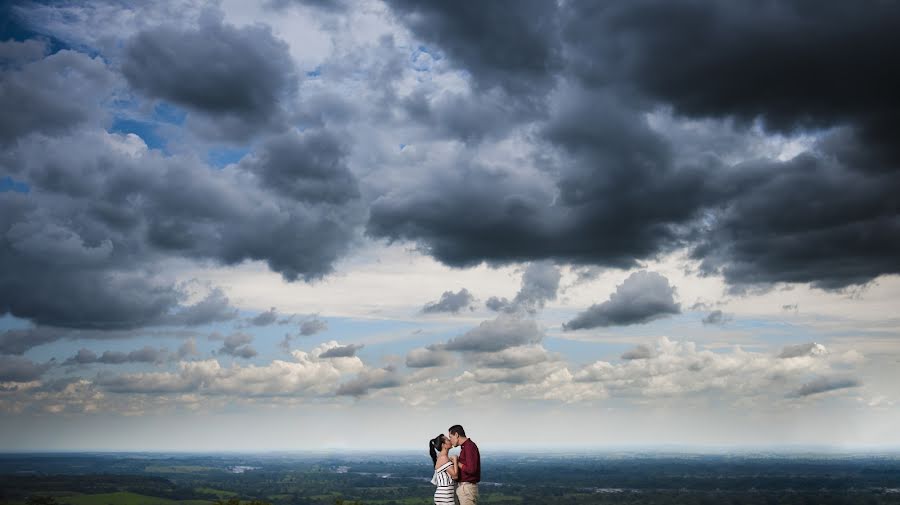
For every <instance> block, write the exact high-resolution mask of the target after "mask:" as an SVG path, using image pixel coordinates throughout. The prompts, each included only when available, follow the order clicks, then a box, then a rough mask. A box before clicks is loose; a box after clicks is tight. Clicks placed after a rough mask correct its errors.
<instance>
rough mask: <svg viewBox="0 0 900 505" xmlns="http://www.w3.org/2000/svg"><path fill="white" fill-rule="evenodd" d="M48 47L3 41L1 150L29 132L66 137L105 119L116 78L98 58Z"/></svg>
mask: <svg viewBox="0 0 900 505" xmlns="http://www.w3.org/2000/svg"><path fill="white" fill-rule="evenodd" d="M45 50H46V48H45V46H44V44H43V43H41V42H38V41H34V40H28V41H25V42H17V41H13V40H10V41H6V42H0V110H3V114H2V115H0V145H2V144H6V143H9V142H12V141H14V140H16V139H17V138H20V137H23V136H25V135H28V134H30V133H35V132H39V133H43V134H56V133H62V132H65V131H68V130H71V129H72V128H74V127H76V126H78V125H80V124H82V123H85V122H89V121H94V120H98V119H100V118H103V117H104V115H105V113H104V112H103V110H102V109H101V108H100V105H101V102H102V101H103V100H104V99H105V98H106V95H107V93H109V91H110V90H111V88H112V85H113V82H114V81H115V78H114V76H113V74H112V72H110V71H109V70H108V69H107V67H106V64H104V63H103V60H102V59H101V58H99V57H94V58H91V57H89V56H87V55H85V54H82V53H78V52H75V51H70V50H63V51H59V52H57V53H55V54H52V55H49V56H46V57H43V56H44V51H45Z"/></svg>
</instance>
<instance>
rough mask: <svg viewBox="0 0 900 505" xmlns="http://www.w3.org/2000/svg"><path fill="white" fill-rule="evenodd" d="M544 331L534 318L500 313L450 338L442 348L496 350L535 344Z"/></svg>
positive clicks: (473, 350) (453, 349)
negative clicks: (494, 317)
mask: <svg viewBox="0 0 900 505" xmlns="http://www.w3.org/2000/svg"><path fill="white" fill-rule="evenodd" d="M543 338H544V332H543V331H542V330H541V329H540V328H539V327H538V325H537V322H535V321H534V319H530V318H526V317H521V316H518V315H507V314H500V315H499V316H498V317H497V318H496V319H492V320H489V321H484V322H483V323H481V324H480V325H478V326H477V327H476V328H473V329H471V330H469V331H468V332H466V333H464V334H462V335H460V336H458V337H454V338H451V339H450V340H449V341H448V342H447V344H446V345H445V346H444V349H446V350H448V351H466V352H496V351H502V350H504V349H508V348H510V347H516V346H520V345H527V344H536V343H539V342H540V341H541V340H543Z"/></svg>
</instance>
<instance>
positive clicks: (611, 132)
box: [367, 87, 721, 268]
mask: <svg viewBox="0 0 900 505" xmlns="http://www.w3.org/2000/svg"><path fill="white" fill-rule="evenodd" d="M553 100H554V103H555V105H554V111H553V113H552V117H551V118H550V119H549V120H548V122H547V123H546V124H544V125H543V126H542V128H541V129H540V133H541V138H539V139H538V141H539V142H540V145H542V146H545V147H547V150H548V153H547V160H546V161H540V160H539V163H538V164H539V165H541V166H542V167H543V168H544V169H545V171H546V173H547V174H553V177H555V180H549V179H548V180H542V179H541V178H540V177H537V176H533V177H528V176H524V175H522V174H521V171H520V170H514V169H512V168H509V169H506V167H502V168H501V167H484V166H481V165H479V164H478V163H475V162H469V161H467V160H465V159H462V160H458V163H456V164H455V165H453V166H452V167H448V170H451V169H452V172H453V173H452V174H448V173H446V171H445V170H443V169H442V167H435V170H434V174H433V176H432V178H431V179H427V180H426V181H425V182H424V183H421V184H418V185H417V186H416V187H414V188H406V187H403V188H398V189H397V190H396V191H391V192H388V193H386V194H384V195H382V196H380V197H379V198H377V199H376V200H375V201H374V202H373V204H372V206H371V212H370V219H369V223H368V228H367V230H368V232H369V234H370V235H373V236H376V237H385V238H388V239H392V240H403V239H405V240H413V241H416V242H417V243H418V244H419V245H420V246H421V247H422V249H424V250H425V251H427V252H428V253H430V254H431V255H433V256H434V257H435V258H437V259H438V260H440V261H442V262H444V263H446V264H448V265H451V266H469V265H473V264H478V263H480V262H482V261H487V262H491V263H510V262H519V261H529V260H543V259H555V260H557V261H561V262H570V263H575V264H594V265H603V266H610V267H617V268H630V267H634V266H636V265H637V261H636V260H637V259H643V258H651V257H654V256H656V255H657V254H659V253H660V252H664V251H668V250H671V249H673V248H675V247H676V246H678V245H679V244H681V243H682V239H683V238H684V235H685V234H686V233H685V232H686V231H687V230H686V227H685V226H684V224H685V223H686V222H690V221H691V220H692V219H694V218H696V217H697V216H699V214H700V211H701V209H702V208H703V206H704V205H708V204H712V203H715V202H717V201H718V200H719V199H720V196H719V193H721V191H719V190H718V189H714V188H713V187H712V184H713V181H712V178H710V177H707V175H708V174H706V173H705V172H704V170H702V169H701V168H699V167H676V166H674V165H673V164H672V163H671V162H670V157H671V147H670V146H669V145H668V144H667V142H666V141H665V139H663V138H661V137H660V136H659V134H657V133H656V132H654V131H653V130H652V129H651V128H650V127H649V125H648V123H647V121H646V118H644V117H641V116H637V115H635V114H634V112H633V111H630V110H627V109H624V108H623V105H622V104H621V103H620V101H619V100H617V99H616V97H614V96H610V95H609V94H607V93H596V92H592V91H589V90H584V89H581V88H578V87H566V88H565V89H563V90H560V91H559V92H557V93H556V95H555V96H554V99H553ZM548 177H549V175H548Z"/></svg>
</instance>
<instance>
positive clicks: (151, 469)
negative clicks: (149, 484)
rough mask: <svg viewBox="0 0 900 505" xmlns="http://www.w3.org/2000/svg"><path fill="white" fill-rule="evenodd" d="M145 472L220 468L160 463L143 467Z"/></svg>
mask: <svg viewBox="0 0 900 505" xmlns="http://www.w3.org/2000/svg"><path fill="white" fill-rule="evenodd" d="M144 471H145V472H148V473H203V472H217V471H221V469H219V468H216V467H213V466H199V465H172V466H162V465H150V466H148V467H146V468H144Z"/></svg>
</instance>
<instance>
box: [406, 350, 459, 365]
mask: <svg viewBox="0 0 900 505" xmlns="http://www.w3.org/2000/svg"><path fill="white" fill-rule="evenodd" d="M452 363H453V355H452V354H451V353H449V352H447V351H445V350H443V348H442V347H441V346H428V347H420V348H416V349H412V350H410V351H409V352H408V353H406V366H407V367H409V368H434V367H442V366H448V365H451V364H452Z"/></svg>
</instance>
